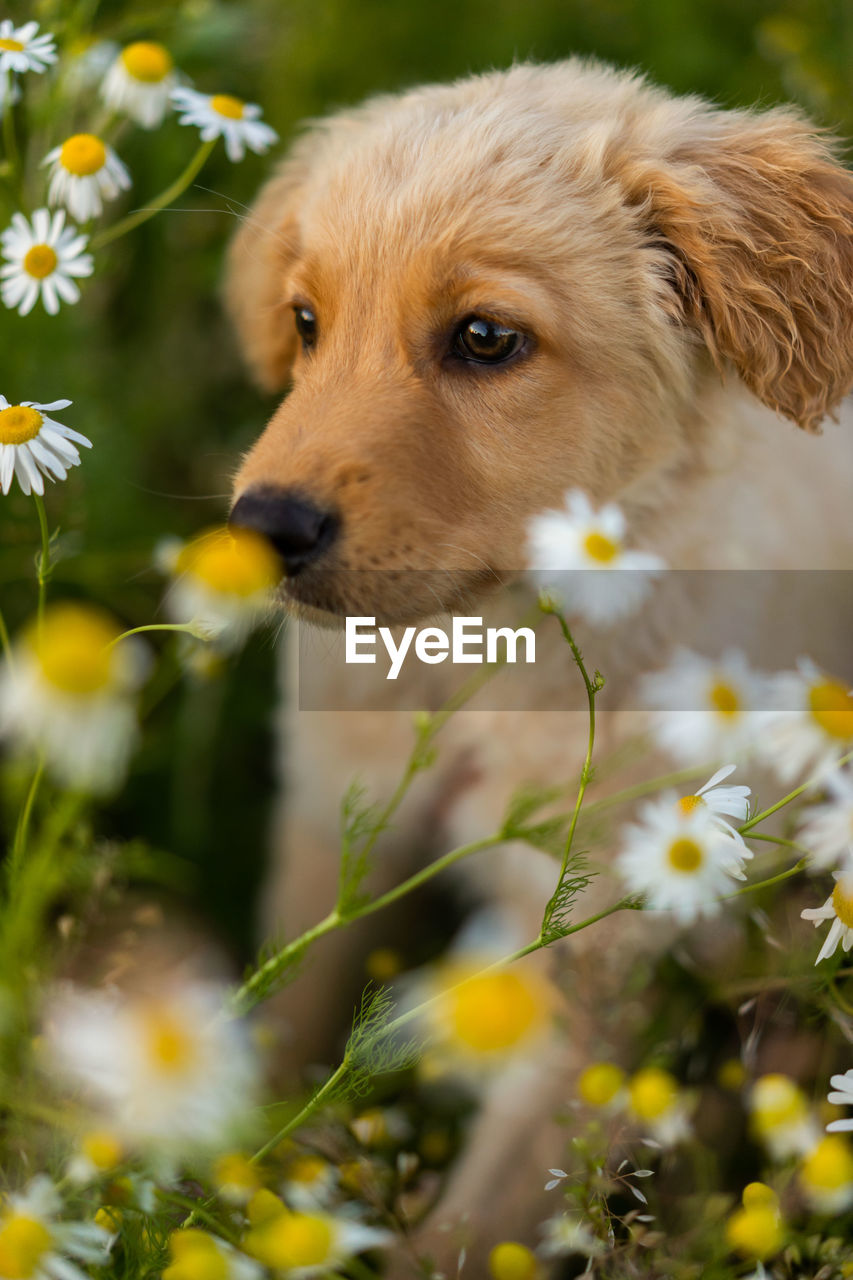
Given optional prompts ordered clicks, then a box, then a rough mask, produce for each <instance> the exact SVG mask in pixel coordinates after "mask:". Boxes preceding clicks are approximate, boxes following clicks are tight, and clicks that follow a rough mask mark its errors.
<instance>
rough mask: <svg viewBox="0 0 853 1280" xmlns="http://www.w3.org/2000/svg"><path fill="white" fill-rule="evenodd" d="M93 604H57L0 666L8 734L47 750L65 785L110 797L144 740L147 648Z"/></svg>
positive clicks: (20, 743)
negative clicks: (139, 699)
mask: <svg viewBox="0 0 853 1280" xmlns="http://www.w3.org/2000/svg"><path fill="white" fill-rule="evenodd" d="M120 634H121V633H120V631H119V628H118V627H117V626H116V624H115V623H114V622H113V620H112V618H110V617H109V616H108V615H107V614H104V613H103V612H102V611H101V610H100V609H96V608H93V607H92V606H90V605H78V604H56V605H53V606H51V607H50V608H49V609H48V610H47V611H46V612H45V615H44V620H43V623H42V625H41V626H39V625H37V624H33V625H31V626H30V627H29V628H28V629H27V630H26V631H25V632H24V633H23V635H22V636H21V638H20V639H19V640H18V642H17V643H16V645H15V648H14V659H15V660H14V664H12V663H5V664H3V667H2V668H0V734H2V735H3V736H6V737H8V738H9V739H10V740H11V741H12V742H13V744H14V745H15V746H17V747H18V749H31V750H36V751H43V752H44V754H45V760H46V763H47V767H48V769H49V770H50V771H51V772H52V773H53V774H54V776H55V777H56V779H57V781H58V782H59V783H60V785H62V786H66V787H69V788H71V789H73V790H80V791H88V792H91V793H93V794H103V793H106V792H110V791H113V790H114V789H115V788H116V787H117V786H118V785H119V783H120V782H121V781H122V780H123V778H124V774H125V772H126V769H127V764H128V760H129V758H130V753H131V751H132V749H133V746H134V744H135V742H136V737H137V719H136V708H135V705H134V699H133V696H132V695H133V693H134V691H135V690H136V688H137V687H138V685H139V684H140V683H141V681H142V679H143V678H144V676H145V671H146V661H145V657H146V655H145V650H144V649H142V647H141V646H140V645H139V643H138V642H137V641H135V640H133V639H131V640H126V641H122V643H121V644H115V645H114V644H113V642H114V641H115V640H116V639H117V637H118V636H119V635H120Z"/></svg>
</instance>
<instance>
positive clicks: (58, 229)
mask: <svg viewBox="0 0 853 1280" xmlns="http://www.w3.org/2000/svg"><path fill="white" fill-rule="evenodd" d="M88 243H89V241H88V238H87V237H86V236H82V235H80V234H79V232H78V231H77V228H76V227H72V226H66V225H65V210H64V209H59V210H58V211H57V212H56V213H55V214H54V215H53V217H52V218H51V215H50V214H49V213H48V211H47V209H36V211H35V213H34V214H33V216H32V219H31V221H29V222H28V221H27V219H26V218H25V217H24V215H23V214H22V213H13V214H12V223H11V226H9V227H7V228H6V230H5V231H4V232H3V234H2V235H0V245H1V246H2V250H3V257H4V258H5V262H4V264H3V266H2V267H0V293H2V297H3V303H4V305H5V306H7V307H17V308H18V315H19V316H26V315H29V313H30V312H31V311H32V309H33V307H34V306H35V305H36V303H37V302H38V300H39V296H41V300H42V303H43V305H44V309H45V311H46V312H47V313H48V315H51V316H55V315H56V313H57V311H58V310H59V303H60V300H62V301H63V302H68V303H71V304H73V303H75V302H77V301H78V300H79V298H80V290H79V289H78V287H77V285H76V284H75V283H74V279H75V277H78V278H79V277H80V276H90V275H91V274H92V271H93V270H94V264H93V261H92V255H91V254H90V253H85V252H84V250H85V248H86V245H87V244H88Z"/></svg>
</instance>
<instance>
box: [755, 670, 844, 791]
mask: <svg viewBox="0 0 853 1280" xmlns="http://www.w3.org/2000/svg"><path fill="white" fill-rule="evenodd" d="M769 687H770V704H769V705H771V706H772V707H773V711H772V713H771V714H770V715H769V716H768V717H767V719H766V723H765V725H764V726H763V732H762V735H761V737H760V739H759V740H758V742H757V744H756V745H757V748H758V751H759V753H760V755H761V757H762V758H763V759H764V760H766V762H767V763H768V764H769V765H770V766H771V768H773V769H774V770H775V771H776V773H777V774H778V775H779V777H780V778H781V779H782V780H783V781H786V782H792V781H794V780H795V779H800V778H802V775H803V774H804V773H806V772H809V773H812V774H813V775H814V776H815V777H816V778H821V779H822V778H823V776H824V774H825V773H826V772H827V771H828V770H830V769H832V768H833V767H834V766H835V765H836V764H837V763H838V761H839V759H840V758H841V756H842V755H844V754H845V753H846V752H847V751H849V750H850V749H851V747H853V690H851V688H850V685H849V684H848V683H847V681H844V680H838V679H836V678H835V677H834V676H831V675H828V674H827V673H826V672H824V671H821V670H820V669H819V668H818V667H817V666H815V664H814V663H813V662H812V661H811V659H810V658H800V660H799V662H798V663H797V671H786V672H783V673H782V674H781V675H777V676H772V677H770V679H769Z"/></svg>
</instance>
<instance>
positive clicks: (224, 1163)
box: [213, 1151, 261, 1204]
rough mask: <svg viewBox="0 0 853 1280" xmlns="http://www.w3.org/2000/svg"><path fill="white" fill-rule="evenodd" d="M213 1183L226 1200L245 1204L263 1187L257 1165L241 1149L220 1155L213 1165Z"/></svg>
mask: <svg viewBox="0 0 853 1280" xmlns="http://www.w3.org/2000/svg"><path fill="white" fill-rule="evenodd" d="M213 1185H214V1186H215V1187H216V1190H217V1191H218V1192H219V1194H220V1195H221V1196H222V1198H223V1199H224V1200H229V1201H231V1203H232V1204H245V1202H246V1201H247V1200H249V1199H251V1197H252V1196H253V1195H254V1194H255V1192H256V1191H258V1190H259V1189H260V1187H261V1176H260V1173H259V1172H258V1167H257V1165H255V1164H253V1163H252V1162H251V1160H249V1158H248V1157H247V1156H245V1155H243V1154H242V1152H240V1151H231V1152H228V1153H226V1154H225V1155H222V1156H220V1157H219V1159H218V1160H217V1161H216V1162H215V1164H214V1166H213Z"/></svg>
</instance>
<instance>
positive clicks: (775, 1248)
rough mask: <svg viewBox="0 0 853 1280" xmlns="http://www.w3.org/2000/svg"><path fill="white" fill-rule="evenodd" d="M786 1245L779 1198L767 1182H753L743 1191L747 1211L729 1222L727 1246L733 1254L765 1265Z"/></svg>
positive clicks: (727, 1224)
mask: <svg viewBox="0 0 853 1280" xmlns="http://www.w3.org/2000/svg"><path fill="white" fill-rule="evenodd" d="M784 1243H785V1224H784V1222H783V1221H782V1215H781V1213H780V1211H779V1197H778V1196H777V1195H776V1192H775V1191H774V1190H773V1189H772V1188H771V1187H768V1186H766V1185H765V1183H763V1182H750V1183H749V1185H748V1186H747V1187H745V1188H744V1192H743V1208H741V1209H736V1210H735V1212H734V1213H733V1214H732V1215H731V1217H730V1218H729V1219H728V1221H727V1222H726V1244H727V1245H728V1246H729V1248H730V1249H731V1250H732V1252H733V1253H739V1254H740V1255H741V1256H742V1257H744V1258H750V1259H752V1260H753V1261H754V1262H764V1261H766V1259H767V1258H772V1256H773V1255H774V1253H778V1252H779V1250H780V1249H781V1248H782V1245H783V1244H784Z"/></svg>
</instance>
